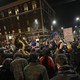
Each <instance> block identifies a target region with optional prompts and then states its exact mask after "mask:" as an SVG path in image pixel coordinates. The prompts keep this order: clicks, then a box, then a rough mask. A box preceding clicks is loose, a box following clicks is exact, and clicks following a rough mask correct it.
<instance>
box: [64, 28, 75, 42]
mask: <svg viewBox="0 0 80 80" xmlns="http://www.w3.org/2000/svg"><path fill="white" fill-rule="evenodd" d="M63 34H64V40H65V41H66V42H73V41H74V37H73V32H72V28H65V29H64V30H63Z"/></svg>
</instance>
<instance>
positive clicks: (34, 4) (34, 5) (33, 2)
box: [32, 0, 37, 9]
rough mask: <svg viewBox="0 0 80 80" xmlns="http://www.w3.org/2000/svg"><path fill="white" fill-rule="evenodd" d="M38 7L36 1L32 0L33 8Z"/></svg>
mask: <svg viewBox="0 0 80 80" xmlns="http://www.w3.org/2000/svg"><path fill="white" fill-rule="evenodd" d="M36 7H37V4H36V1H35V0H34V1H32V8H33V9H36Z"/></svg>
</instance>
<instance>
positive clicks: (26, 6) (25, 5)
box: [24, 3, 28, 11]
mask: <svg viewBox="0 0 80 80" xmlns="http://www.w3.org/2000/svg"><path fill="white" fill-rule="evenodd" d="M24 11H28V4H27V3H25V4H24Z"/></svg>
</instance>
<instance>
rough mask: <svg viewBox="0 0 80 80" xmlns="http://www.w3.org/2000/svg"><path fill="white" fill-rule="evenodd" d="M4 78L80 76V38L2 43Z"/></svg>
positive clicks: (0, 79)
mask: <svg viewBox="0 0 80 80" xmlns="http://www.w3.org/2000/svg"><path fill="white" fill-rule="evenodd" d="M0 80H80V39H79V40H77V41H73V42H65V41H64V40H62V39H61V40H58V41H55V40H50V41H47V40H45V41H40V40H39V39H37V40H32V41H30V42H27V41H26V43H24V41H22V40H19V41H18V42H16V41H15V43H14V44H13V43H11V42H8V43H7V44H6V45H0Z"/></svg>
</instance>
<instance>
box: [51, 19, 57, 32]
mask: <svg viewBox="0 0 80 80" xmlns="http://www.w3.org/2000/svg"><path fill="white" fill-rule="evenodd" d="M54 25H56V20H53V21H52V25H51V31H53V26H54Z"/></svg>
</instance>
